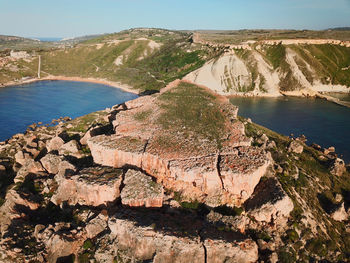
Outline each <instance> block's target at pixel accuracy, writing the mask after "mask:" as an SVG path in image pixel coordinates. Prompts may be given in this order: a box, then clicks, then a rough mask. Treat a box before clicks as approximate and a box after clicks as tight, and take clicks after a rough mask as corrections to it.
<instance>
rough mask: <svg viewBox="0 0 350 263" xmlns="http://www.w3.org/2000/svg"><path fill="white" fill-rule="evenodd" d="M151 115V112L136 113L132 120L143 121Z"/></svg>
mask: <svg viewBox="0 0 350 263" xmlns="http://www.w3.org/2000/svg"><path fill="white" fill-rule="evenodd" d="M151 114H152V111H151V110H147V111H142V112H138V113H136V114H135V115H134V119H135V120H137V121H145V120H146V119H147V118H148V117H149V116H150V115H151Z"/></svg>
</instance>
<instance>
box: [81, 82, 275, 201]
mask: <svg viewBox="0 0 350 263" xmlns="http://www.w3.org/2000/svg"><path fill="white" fill-rule="evenodd" d="M177 85H181V82H177V84H175V85H170V86H171V88H169V89H167V90H168V91H165V92H163V93H162V94H161V95H153V96H152V97H141V98H139V99H137V100H134V101H132V102H129V103H126V106H127V109H126V110H124V111H120V112H119V113H118V114H117V115H116V116H115V120H114V121H113V125H114V127H115V132H116V134H115V135H112V136H105V135H100V136H96V137H92V138H90V139H89V140H88V145H89V148H90V150H91V153H92V156H93V158H94V162H95V163H98V164H101V165H106V166H112V167H116V168H121V167H124V166H136V167H138V168H139V169H142V170H143V171H145V172H146V173H147V174H149V175H151V176H153V177H154V178H155V179H156V180H157V181H158V182H160V183H161V184H162V185H163V186H164V187H165V188H167V189H171V190H173V191H178V192H182V193H183V195H184V196H187V197H188V198H189V199H197V200H200V201H203V202H207V204H209V205H214V206H215V205H220V204H222V203H231V204H236V205H240V204H241V203H242V202H244V201H245V200H247V199H248V198H249V196H250V195H251V194H252V192H253V190H254V188H255V186H256V184H257V183H258V182H259V179H260V177H261V176H263V175H264V173H265V171H266V169H267V167H268V166H269V164H270V157H269V156H268V155H267V154H266V153H265V152H264V151H261V150H258V149H255V148H254V147H252V146H250V143H251V139H249V138H247V137H246V136H245V134H244V126H243V124H242V123H241V122H240V121H238V120H237V108H236V107H234V106H233V105H231V104H229V103H228V101H226V100H225V99H223V98H213V103H218V105H219V107H220V109H221V112H222V113H221V114H222V115H223V117H224V118H225V123H226V125H227V126H225V127H227V129H225V131H223V132H224V134H223V135H222V137H223V139H222V147H221V149H218V147H217V144H216V143H215V141H210V140H208V139H205V138H200V137H199V138H197V139H195V140H189V139H186V138H184V134H181V132H178V131H173V130H171V129H164V127H162V125H161V124H160V123H159V121H158V120H159V118H160V115H161V114H162V112H164V109H163V108H162V107H161V105H160V104H161V103H162V101H161V100H160V99H159V98H158V97H159V96H165V95H164V94H170V93H171V92H173V90H176V88H177ZM143 115H145V120H142V119H141V120H139V118H140V117H138V116H143ZM144 121H147V129H145V128H144V127H145V122H144ZM163 138H168V139H165V140H169V141H173V142H174V143H176V142H178V143H179V146H178V147H179V148H181V150H180V149H179V150H178V149H177V148H178V147H176V148H175V147H174V148H173V147H169V146H164V144H166V142H165V141H163V140H164V139H163Z"/></svg>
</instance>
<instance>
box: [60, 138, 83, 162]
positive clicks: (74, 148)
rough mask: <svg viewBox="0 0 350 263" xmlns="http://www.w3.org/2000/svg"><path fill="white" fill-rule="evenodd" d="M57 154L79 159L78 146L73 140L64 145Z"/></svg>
mask: <svg viewBox="0 0 350 263" xmlns="http://www.w3.org/2000/svg"><path fill="white" fill-rule="evenodd" d="M58 152H59V154H60V155H71V156H75V157H78V158H79V157H81V154H80V153H79V144H78V142H77V141H75V140H71V141H69V142H67V143H65V144H63V145H62V146H61V147H60V148H59V149H58Z"/></svg>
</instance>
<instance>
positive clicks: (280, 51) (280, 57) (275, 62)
mask: <svg viewBox="0 0 350 263" xmlns="http://www.w3.org/2000/svg"><path fill="white" fill-rule="evenodd" d="M265 50H266V58H267V59H268V60H269V61H270V62H271V65H272V66H273V68H274V69H277V68H278V67H280V66H281V64H282V62H283V61H284V60H285V58H286V48H285V47H284V46H283V45H282V44H278V45H276V46H268V47H266V48H265Z"/></svg>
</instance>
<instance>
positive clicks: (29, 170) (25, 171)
mask: <svg viewBox="0 0 350 263" xmlns="http://www.w3.org/2000/svg"><path fill="white" fill-rule="evenodd" d="M44 171H45V170H44V168H43V167H42V165H41V164H40V163H39V162H35V161H34V160H32V159H29V160H27V161H26V162H25V163H24V164H23V166H22V167H21V168H20V169H19V170H18V172H17V174H16V177H15V178H14V182H15V183H18V182H23V181H24V180H25V178H26V177H27V176H28V175H29V174H37V173H40V172H44Z"/></svg>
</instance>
